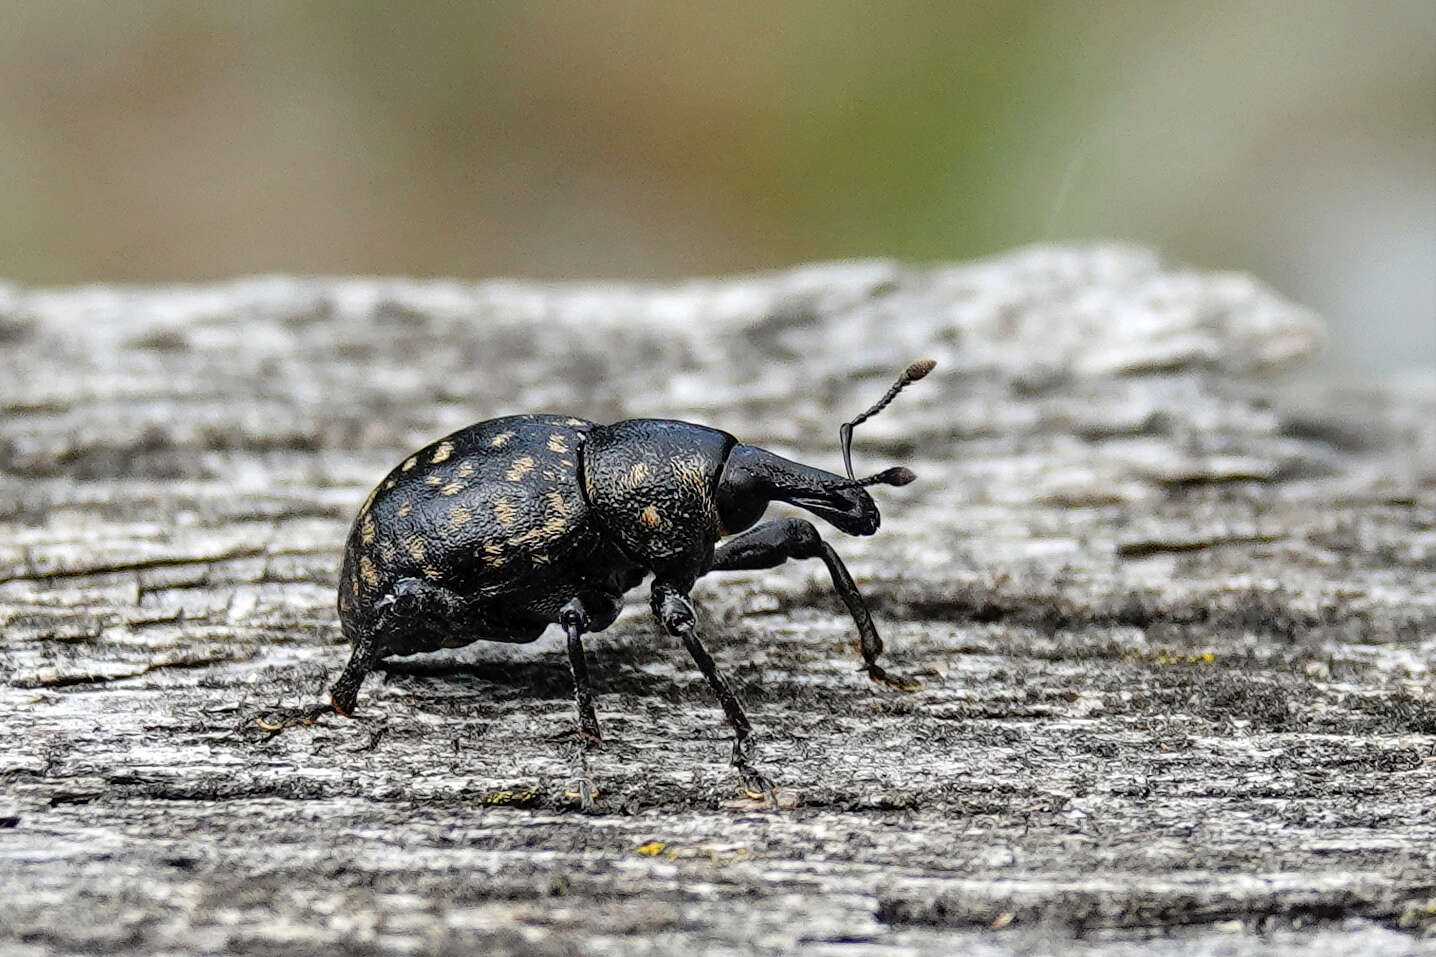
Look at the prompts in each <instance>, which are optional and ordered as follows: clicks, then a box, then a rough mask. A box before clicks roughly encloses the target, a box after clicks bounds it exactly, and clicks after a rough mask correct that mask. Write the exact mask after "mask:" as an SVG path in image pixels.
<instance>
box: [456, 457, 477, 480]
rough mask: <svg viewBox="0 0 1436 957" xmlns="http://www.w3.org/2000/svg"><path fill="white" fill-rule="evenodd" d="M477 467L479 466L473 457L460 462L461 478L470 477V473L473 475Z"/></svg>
mask: <svg viewBox="0 0 1436 957" xmlns="http://www.w3.org/2000/svg"><path fill="white" fill-rule="evenodd" d="M475 468H477V466H475V465H474V460H473V459H464V460H463V461H462V462H460V463H459V478H468V477H469V476H470V475H473V474H474V469H475Z"/></svg>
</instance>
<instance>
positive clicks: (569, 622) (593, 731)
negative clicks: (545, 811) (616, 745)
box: [558, 598, 603, 811]
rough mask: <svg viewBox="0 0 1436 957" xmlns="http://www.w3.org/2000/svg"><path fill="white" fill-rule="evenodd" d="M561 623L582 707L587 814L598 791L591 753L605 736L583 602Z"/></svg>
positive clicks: (564, 611)
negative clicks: (586, 651)
mask: <svg viewBox="0 0 1436 957" xmlns="http://www.w3.org/2000/svg"><path fill="white" fill-rule="evenodd" d="M558 621H559V624H560V625H561V626H562V627H563V631H564V634H565V635H566V636H567V637H568V664H569V668H570V670H572V671H573V698H574V702H575V703H576V704H577V705H578V737H579V743H578V765H579V775H578V781H577V784H578V787H577V797H578V799H579V804H580V806H581V807H582V808H583V810H585V811H591V810H593V807H594V800H593V799H594V797H595V796H597V794H598V789H597V788H595V787H594V786H593V780H592V779H591V778H590V776H589V767H588V752H589V751H591V750H592V749H594V748H597V747H599V746H600V745H601V744H602V743H603V735H602V734H601V733H600V732H599V730H598V715H597V714H596V713H595V712H594V710H593V686H592V684H591V683H590V682H589V678H588V660H587V658H585V657H584V653H583V633H584V632H585V631H587V630H588V626H589V618H588V612H587V611H586V610H585V609H584V607H583V602H582V601H580V600H579V599H577V598H573V599H570V600H569V602H568V603H567V604H565V605H564V606H563V607H562V608H560V609H559V612H558Z"/></svg>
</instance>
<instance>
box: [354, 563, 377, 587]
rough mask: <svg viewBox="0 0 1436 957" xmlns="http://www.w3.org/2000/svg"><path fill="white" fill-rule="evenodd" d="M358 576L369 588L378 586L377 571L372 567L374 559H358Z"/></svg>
mask: <svg viewBox="0 0 1436 957" xmlns="http://www.w3.org/2000/svg"><path fill="white" fill-rule="evenodd" d="M359 574H360V575H361V576H362V577H363V579H364V583H365V584H367V585H368V586H369V587H371V588H372V587H374V586H375V585H377V584H379V569H377V568H375V567H374V559H372V558H370V557H369V556H368V555H365V556H364V557H362V558H360V559H359Z"/></svg>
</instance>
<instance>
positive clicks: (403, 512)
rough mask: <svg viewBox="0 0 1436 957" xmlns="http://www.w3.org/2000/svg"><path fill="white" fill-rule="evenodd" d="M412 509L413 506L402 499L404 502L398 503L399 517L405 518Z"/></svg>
mask: <svg viewBox="0 0 1436 957" xmlns="http://www.w3.org/2000/svg"><path fill="white" fill-rule="evenodd" d="M413 507H414V506H413V504H412V503H411V502H410V501H409V500H408V499H407V498H406V499H404V501H402V502H400V503H399V517H400V518H404V517H406V516H407V515H408V514H409V512H410V510H412V509H413Z"/></svg>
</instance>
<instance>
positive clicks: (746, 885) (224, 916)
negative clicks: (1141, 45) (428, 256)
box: [0, 247, 1436, 955]
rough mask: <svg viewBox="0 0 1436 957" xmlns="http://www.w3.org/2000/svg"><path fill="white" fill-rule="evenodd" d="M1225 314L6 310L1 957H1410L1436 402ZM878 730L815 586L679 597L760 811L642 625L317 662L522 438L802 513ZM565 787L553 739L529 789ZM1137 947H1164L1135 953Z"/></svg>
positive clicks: (607, 296)
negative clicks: (721, 676) (818, 497)
mask: <svg viewBox="0 0 1436 957" xmlns="http://www.w3.org/2000/svg"><path fill="white" fill-rule="evenodd" d="M1319 337H1320V330H1319V326H1318V325H1317V323H1316V322H1315V320H1313V319H1312V318H1311V317H1309V316H1307V315H1306V314H1304V313H1303V312H1301V311H1300V310H1298V309H1296V308H1294V307H1292V306H1290V305H1289V304H1287V303H1285V302H1283V301H1281V300H1280V299H1279V298H1278V297H1276V296H1275V295H1274V294H1272V293H1271V292H1269V291H1268V290H1266V289H1265V288H1263V287H1262V286H1260V285H1259V284H1258V283H1256V282H1254V281H1252V280H1249V279H1247V278H1244V277H1240V276H1232V275H1212V274H1204V273H1200V272H1193V271H1184V270H1180V269H1174V268H1171V267H1168V266H1166V265H1165V264H1163V263H1161V262H1159V261H1158V260H1156V259H1155V258H1153V257H1151V256H1149V255H1148V254H1145V253H1143V252H1140V251H1136V250H1131V249H1124V248H1113V247H1094V248H1084V249H1051V248H1041V249H1031V250H1024V251H1020V252H1017V253H1014V254H1012V255H1008V256H1005V257H1001V258H998V259H995V260H992V261H989V262H983V263H976V264H971V265H963V266H956V267H942V268H925V269H906V268H900V267H898V266H895V265H891V264H887V263H848V264H835V265H825V266H815V267H810V268H805V269H800V270H796V271H792V272H786V273H776V274H771V275H761V276H752V277H744V278H738V279H731V280H718V281H700V282H691V283H684V284H680V285H674V286H666V287H646V286H622V285H610V284H603V285H567V286H552V285H535V284H525V283H513V282H486V283H461V282H404V281H388V280H368V279H339V280H292V279H257V280H244V281H239V282H235V283H226V284H219V285H213V286H203V287H179V288H144V289H114V288H93V289H64V290H30V289H21V288H14V287H3V286H0V404H3V406H4V418H3V424H0V629H3V644H0V666H3V669H0V674H3V679H0V727H3V728H4V735H5V738H4V746H3V749H0V886H3V888H4V894H3V895H0V946H3V949H4V950H5V951H6V952H8V953H37V954H39V953H59V952H71V951H153V950H163V951H167V952H182V951H208V952H221V951H222V952H242V951H247V952H272V953H281V952H282V953H289V952H294V951H295V950H301V949H302V950H313V949H319V948H321V947H323V948H335V947H342V948H345V949H348V950H351V951H357V952H366V953H367V952H372V953H390V952H413V951H423V952H435V951H438V952H455V953H457V952H489V953H538V954H550V953H553V954H566V953H609V954H631V953H690V952H691V953H729V952H731V953H748V952H758V953H791V952H799V953H824V954H826V953H834V954H888V953H933V954H936V953H952V952H958V951H962V952H970V953H1011V952H1034V951H1038V952H1041V951H1081V952H1088V951H1096V952H1103V953H1134V954H1135V953H1151V952H1153V951H1156V952H1178V951H1180V952H1183V953H1244V952H1251V951H1255V950H1257V949H1260V948H1262V947H1264V946H1266V947H1275V949H1277V950H1287V951H1290V952H1305V953H1316V954H1322V953H1329V954H1337V953H1348V952H1351V951H1352V950H1355V949H1358V948H1359V949H1360V950H1362V951H1364V952H1365V953H1367V954H1373V955H1374V954H1398V953H1410V952H1413V951H1416V950H1418V949H1420V948H1423V947H1425V948H1431V947H1433V946H1436V941H1433V940H1432V936H1433V933H1436V931H1433V928H1434V927H1436V700H1433V688H1432V667H1433V664H1436V426H1433V423H1436V395H1433V393H1436V390H1433V389H1431V388H1429V387H1427V386H1423V384H1422V383H1419V382H1417V383H1408V384H1407V385H1406V386H1405V387H1403V388H1398V387H1395V386H1392V387H1384V386H1382V387H1373V388H1370V389H1366V390H1362V391H1359V392H1350V391H1348V392H1345V393H1338V392H1335V391H1332V390H1329V389H1322V388H1312V387H1308V388H1306V389H1304V390H1302V389H1300V388H1299V387H1296V386H1292V385H1290V384H1286V385H1282V384H1278V383H1275V382H1273V381H1270V380H1267V379H1262V378H1259V377H1256V375H1255V374H1257V373H1261V372H1263V371H1264V370H1267V369H1270V368H1276V367H1282V366H1288V365H1291V364H1292V363H1294V362H1296V361H1298V360H1300V359H1301V358H1302V357H1303V356H1305V355H1307V354H1309V353H1310V352H1311V351H1312V350H1313V349H1314V348H1315V347H1316V346H1317V345H1318V342H1319ZM920 356H933V357H935V358H937V359H938V360H940V366H939V370H938V372H937V373H936V374H934V376H932V377H931V378H930V379H929V380H928V381H925V382H923V383H922V384H921V385H920V386H917V387H914V388H913V389H912V390H911V391H910V392H909V393H908V394H907V395H905V396H904V397H903V399H902V401H900V402H899V403H898V404H897V405H895V406H894V407H893V408H892V409H891V410H890V411H889V412H888V413H885V414H884V416H882V417H880V418H878V419H877V420H875V421H874V422H872V423H871V424H870V425H868V426H865V427H864V430H862V431H860V434H859V443H858V444H859V449H858V451H857V456H856V457H857V459H858V460H859V461H860V463H861V464H860V466H859V467H860V468H866V467H877V466H879V465H886V464H892V463H895V462H902V463H904V464H908V465H910V466H911V467H912V468H913V469H914V470H916V471H917V472H918V474H919V476H920V481H919V482H918V483H917V484H915V485H912V486H909V487H907V488H904V489H896V490H886V489H885V490H880V491H879V493H878V494H879V496H880V498H881V500H882V502H883V504H884V506H885V509H886V516H885V522H884V528H883V531H882V533H881V534H879V535H877V536H875V537H873V538H870V539H861V540H853V539H843V540H841V541H837V539H842V536H840V535H838V534H837V533H836V532H835V533H834V534H833V538H834V540H835V542H836V544H837V547H838V548H839V550H840V551H841V552H842V553H843V554H844V555H845V556H846V557H847V558H848V559H849V562H850V564H851V566H852V568H853V571H854V573H855V575H856V576H857V578H858V580H859V583H860V585H861V587H862V588H863V589H864V591H865V593H866V594H867V596H868V600H869V602H870V603H871V604H872V606H873V608H874V611H875V613H876V615H877V617H878V620H879V624H880V627H881V628H882V629H883V631H884V634H885V637H886V639H887V642H888V646H889V649H890V657H889V661H890V663H891V665H892V666H893V667H894V668H895V669H898V670H901V671H905V672H907V673H914V674H917V675H919V676H921V677H922V678H923V680H924V681H925V688H924V690H922V691H920V692H918V693H915V694H910V695H903V694H899V693H896V692H892V691H889V690H885V689H882V688H879V687H876V686H874V685H872V684H870V683H869V682H867V681H866V680H864V679H863V678H862V677H861V676H860V675H859V674H858V673H857V672H856V671H855V665H856V660H857V659H856V655H855V653H854V651H853V650H852V648H851V641H852V637H853V636H852V633H851V627H850V624H849V622H848V621H847V619H846V616H845V614H844V613H843V610H842V607H841V605H840V604H839V603H838V601H837V600H836V598H835V597H833V595H831V594H830V592H829V590H828V588H827V585H826V582H825V579H824V577H823V573H822V569H821V567H820V566H816V567H810V565H811V564H812V563H806V564H802V565H795V566H790V567H787V568H784V569H781V570H777V571H774V572H764V573H751V574H740V575H731V576H727V578H726V579H725V580H722V581H719V580H717V579H716V576H715V579H714V580H707V581H705V582H703V583H701V584H700V587H699V590H698V592H697V596H698V597H699V599H700V601H701V605H702V609H703V611H704V613H705V614H706V616H707V620H706V633H707V634H708V635H709V636H710V638H709V643H710V647H711V648H712V649H713V651H714V652H715V655H716V656H717V658H718V660H719V663H720V666H721V667H723V668H724V669H726V671H727V673H728V674H729V675H730V676H731V677H732V678H733V679H734V680H735V681H736V683H737V684H738V685H739V686H740V688H741V694H742V697H743V698H744V699H745V700H746V702H747V705H748V708H749V711H750V714H751V715H752V717H753V718H754V721H755V723H756V725H757V726H758V728H759V731H760V734H761V740H762V748H763V750H762V763H763V764H764V766H765V767H766V768H767V769H768V770H770V771H771V772H773V773H774V774H775V775H776V776H777V777H779V778H780V779H781V781H782V783H783V784H784V786H785V787H786V788H788V789H790V790H791V791H792V792H794V794H796V795H797V797H798V798H799V799H800V800H801V802H802V803H801V806H800V807H799V808H797V809H794V810H788V811H779V812H767V811H759V810H755V809H753V808H752V807H750V806H748V805H747V804H746V803H745V802H744V801H743V800H742V799H741V795H740V794H739V792H738V790H737V786H736V779H735V778H734V777H733V776H732V774H731V773H730V771H729V770H728V768H727V767H726V766H725V763H724V761H725V757H726V754H727V732H726V729H725V728H724V727H723V726H721V725H720V723H719V716H718V712H717V709H716V707H715V706H714V704H713V702H712V700H711V699H710V696H709V694H708V692H707V689H706V687H705V686H704V685H703V683H702V679H701V678H700V676H699V675H698V673H697V671H696V669H695V668H694V667H693V666H692V665H691V663H690V662H689V661H688V660H686V656H685V655H684V653H683V652H682V649H681V648H679V647H678V646H677V645H676V643H675V642H673V641H672V640H669V639H667V638H665V637H663V636H662V635H660V634H659V633H658V631H657V629H656V628H655V626H653V625H652V624H651V623H650V621H649V619H648V617H647V612H646V607H645V603H644V602H643V601H641V600H635V601H634V603H633V605H632V607H631V608H630V609H629V610H628V611H627V612H626V613H625V615H624V616H623V617H622V618H621V619H620V620H619V622H618V623H617V625H615V626H614V627H613V628H612V629H611V630H610V631H608V632H606V633H604V634H602V635H600V636H596V637H595V638H593V639H590V642H589V648H590V652H591V656H592V660H593V667H594V678H595V681H596V685H597V687H598V689H599V691H600V697H599V702H598V704H599V712H600V717H601V719H602V720H603V721H604V724H605V729H606V733H607V735H608V739H609V743H608V745H607V747H606V748H605V750H604V751H602V752H601V753H600V754H598V755H597V756H596V758H595V761H594V770H595V775H596V779H597V783H598V784H599V786H600V788H601V789H602V795H601V797H600V805H601V806H600V810H599V813H597V814H594V815H584V814H582V813H580V812H579V810H578V809H577V807H576V802H575V800H574V799H573V798H572V797H570V796H568V794H567V793H566V789H567V787H568V784H569V781H570V778H571V774H572V764H571V758H570V756H569V751H568V747H569V746H568V743H567V741H566V739H563V738H562V737H561V735H562V733H564V732H567V731H568V730H569V729H570V728H571V727H572V721H573V717H572V710H573V709H572V704H571V701H570V698H569V693H570V689H569V679H568V674H567V665H566V660H565V657H564V655H563V653H562V650H561V647H560V645H559V644H558V643H557V642H556V641H554V639H553V638H552V637H551V636H546V637H545V639H543V640H542V641H541V642H540V643H539V644H537V645H535V646H529V647H518V648H512V647H503V646H497V645H478V646H473V647H470V648H468V649H464V650H461V651H458V652H453V653H447V654H443V655H434V656H429V657H426V658H414V659H405V660H401V661H398V662H395V663H394V664H392V665H391V666H389V667H388V669H387V672H381V673H380V674H379V675H377V676H375V677H374V678H371V679H370V682H369V684H368V685H366V687H365V690H364V693H363V695H362V697H361V708H362V711H361V714H360V717H359V719H358V720H354V721H346V720H343V719H340V718H337V717H333V716H331V717H326V718H324V719H321V720H320V721H319V722H318V723H317V724H315V725H313V726H309V727H301V728H296V729H291V730H289V731H287V732H285V733H283V734H280V735H277V736H268V735H265V734H263V733H261V732H259V731H257V729H255V728H254V727H253V726H252V725H246V724H244V720H243V719H244V718H245V717H246V716H247V715H252V714H254V713H256V712H258V711H261V710H263V709H265V708H267V707H270V706H273V705H275V704H278V703H283V704H289V705H294V704H300V703H303V702H307V701H310V700H317V699H318V698H319V697H320V696H321V694H322V691H323V688H324V687H325V685H326V681H327V680H328V679H329V678H330V677H332V676H333V675H334V674H335V673H336V671H337V669H338V668H339V667H340V666H341V665H342V663H343V661H344V659H345V656H346V649H345V648H344V647H343V646H342V645H341V643H340V636H339V633H338V628H337V624H336V618H335V613H334V610H333V607H332V597H333V583H334V579H335V576H336V570H337V563H338V559H339V553H340V546H341V542H342V538H343V535H344V533H345V531H346V528H347V523H348V521H349V519H350V517H351V516H352V514H353V512H354V510H355V509H356V508H357V506H358V504H359V502H360V501H361V500H362V499H363V497H364V494H365V492H366V490H367V488H368V487H369V485H370V484H371V483H372V482H374V481H375V480H376V479H377V477H379V476H380V475H381V474H382V473H383V472H384V470H386V469H387V468H388V467H390V466H391V465H392V464H393V462H394V461H396V459H397V458H399V457H402V455H403V454H405V453H406V452H407V451H408V450H409V449H411V448H412V447H415V446H417V445H418V444H420V443H422V442H424V441H426V440H429V439H431V438H433V437H435V436H437V435H439V434H441V433H443V432H445V431H448V430H450V429H452V428H454V427H457V426H459V425H462V424H465V423H467V422H469V421H472V420H475V419H479V418H484V417H488V416H491V415H495V414H500V413H504V412H509V411H522V410H530V411H532V410H553V411H565V412H574V413H582V414H584V415H586V416H590V417H593V418H597V419H610V418H615V417H620V416H624V415H643V414H664V415H674V416H680V417H685V418H693V419H697V420H700V421H706V422H709V423H711V424H714V425H717V426H721V427H724V428H728V429H730V430H732V431H734V432H736V433H738V434H739V435H741V436H743V437H745V438H747V439H749V440H753V441H760V442H763V443H765V444H768V445H770V446H771V447H776V448H777V449H779V450H780V451H784V452H786V453H788V454H793V455H796V456H798V457H801V458H804V459H805V460H808V461H813V462H816V463H819V464H821V463H827V464H829V465H833V464H835V463H836V461H837V451H836V447H835V446H836V443H835V433H836V427H837V424H838V422H839V421H840V420H841V419H842V418H845V417H847V416H849V415H851V414H852V413H853V412H855V411H857V410H858V409H859V408H861V407H862V406H863V405H865V404H866V402H867V401H869V400H870V399H871V398H872V397H873V396H874V395H875V394H876V393H878V392H880V391H881V389H882V388H883V387H884V386H885V385H886V383H887V381H888V378H889V376H890V375H891V373H892V372H893V371H895V370H896V369H898V368H900V367H901V366H902V365H903V364H904V363H905V362H906V361H908V360H910V359H912V358H915V357H920ZM556 736H560V737H556ZM1151 938H1155V939H1151Z"/></svg>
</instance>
